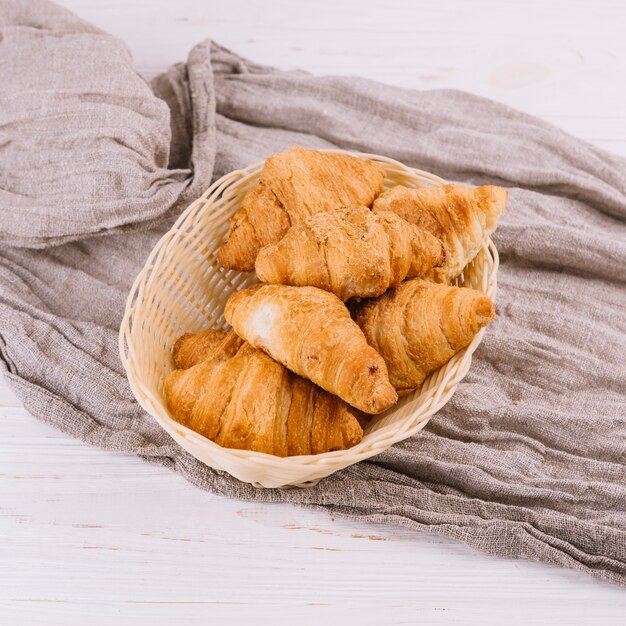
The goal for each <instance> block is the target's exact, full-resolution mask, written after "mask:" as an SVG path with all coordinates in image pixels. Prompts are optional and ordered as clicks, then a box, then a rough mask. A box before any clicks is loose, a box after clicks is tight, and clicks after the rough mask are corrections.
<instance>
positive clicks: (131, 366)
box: [119, 149, 499, 486]
mask: <svg viewBox="0 0 626 626" xmlns="http://www.w3.org/2000/svg"><path fill="white" fill-rule="evenodd" d="M324 152H334V153H339V154H352V155H354V156H358V157H360V158H365V159H371V160H374V161H377V162H379V163H382V164H383V165H384V166H385V167H386V168H387V171H388V172H389V171H393V172H394V173H395V174H396V175H398V176H400V177H402V176H406V177H407V178H408V179H410V180H411V181H414V180H420V181H423V180H427V181H429V183H431V184H432V185H443V184H446V183H447V181H445V180H444V179H442V178H440V177H438V176H436V175H434V174H431V173H430V172H426V171H424V170H419V169H415V168H410V167H408V166H406V165H404V164H402V163H401V162H399V161H396V160H394V159H390V158H388V157H384V156H381V155H377V154H370V153H359V152H356V151H348V150H336V149H327V150H324ZM263 165H264V161H261V162H258V163H254V164H252V165H250V166H248V167H246V168H242V169H239V170H235V171H233V172H230V173H228V174H226V175H224V176H222V177H221V178H220V179H218V180H216V181H215V182H214V183H213V184H212V185H210V186H209V187H208V189H207V190H206V191H205V192H204V193H203V194H202V195H201V196H199V197H198V198H197V199H196V200H194V201H193V202H192V203H191V204H190V205H189V206H188V207H187V208H186V209H185V211H183V212H182V213H181V215H180V216H179V217H178V219H177V220H176V222H175V223H174V225H173V226H172V227H171V228H170V230H168V231H167V232H166V233H165V234H164V235H163V236H162V237H161V238H160V239H159V241H158V242H157V244H156V245H155V246H154V248H153V249H152V250H151V252H150V254H149V255H148V258H147V260H146V262H145V264H144V266H143V268H142V270H141V271H140V272H139V274H138V275H137V277H136V278H135V280H134V281H133V285H132V287H131V289H130V292H129V295H128V298H127V301H126V307H125V311H124V316H123V320H122V323H121V326H120V332H119V352H120V358H121V361H122V364H123V366H124V369H125V371H126V374H127V377H128V381H129V384H130V387H131V390H132V391H133V394H134V395H135V398H136V399H137V401H138V402H139V404H140V405H141V406H142V407H143V408H144V409H145V410H146V411H147V412H148V413H149V414H150V415H151V416H152V417H153V418H154V419H156V421H157V422H158V423H159V424H160V426H161V427H162V428H164V430H166V431H167V432H168V433H169V434H170V435H171V436H172V437H173V438H174V439H175V440H176V441H178V443H179V444H181V445H182V442H181V437H182V438H184V439H186V440H187V443H188V444H189V445H192V444H193V445H194V446H199V447H202V448H204V449H206V450H208V451H210V452H211V453H213V454H214V455H215V456H219V457H221V458H222V459H223V458H224V455H226V456H227V457H232V459H235V460H237V461H238V462H242V463H248V464H254V465H255V466H258V467H263V466H266V467H272V468H281V467H284V468H292V469H293V468H295V467H300V468H301V469H302V471H305V470H306V469H309V468H313V467H315V468H320V467H323V466H331V467H332V469H331V471H329V472H327V473H324V475H328V474H330V473H332V472H334V471H337V470H339V469H342V468H343V467H346V466H347V465H351V464H353V463H356V462H359V461H362V460H364V459H366V458H369V457H371V456H374V455H376V454H379V453H380V452H382V451H384V450H386V449H387V448H389V447H390V446H392V445H394V444H395V443H398V442H399V441H402V440H404V439H406V438H408V437H410V436H412V435H414V434H415V433H417V432H419V431H420V430H421V429H422V428H424V427H425V426H426V424H427V423H428V421H429V420H430V419H431V417H432V416H433V415H434V414H435V413H436V412H437V411H439V410H440V409H441V408H442V407H443V406H444V405H445V404H446V403H447V402H448V400H449V399H450V397H451V396H452V395H453V394H454V392H455V390H456V387H457V386H458V384H459V382H460V381H461V380H462V379H463V378H464V377H465V375H466V374H467V372H468V370H469V367H470V365H471V361H472V355H473V353H474V351H475V350H476V349H477V348H478V346H479V344H480V342H481V340H482V337H483V335H484V332H485V329H484V328H483V329H482V330H481V331H480V332H479V333H478V334H477V335H476V336H475V337H474V339H473V341H472V342H471V343H470V345H469V346H468V347H467V348H465V349H464V350H462V351H460V352H458V353H457V354H456V355H454V356H453V357H452V359H451V360H450V361H449V362H448V363H447V364H446V365H444V366H443V367H442V368H440V370H439V371H438V372H435V374H433V375H432V376H431V377H429V378H428V379H427V381H426V382H425V385H424V387H423V388H422V390H421V392H419V394H418V393H417V392H416V393H415V394H412V395H409V396H407V399H404V400H403V401H401V402H402V403H403V404H402V406H404V403H408V402H410V401H413V400H415V399H416V398H417V397H419V399H420V401H421V403H420V405H419V408H422V407H424V406H426V405H430V406H428V408H427V409H426V411H423V412H424V415H423V416H422V417H421V419H419V420H418V421H415V422H413V423H410V420H409V416H407V419H406V420H405V422H406V424H405V426H406V427H402V425H398V427H397V428H395V429H394V430H391V431H389V432H387V433H386V434H383V433H381V434H380V435H379V436H378V437H372V435H375V434H376V433H372V434H366V435H364V437H363V439H362V441H361V442H359V443H358V444H356V445H355V446H353V447H352V448H349V449H348V450H337V451H333V452H325V453H321V454H310V455H298V456H287V457H278V456H274V455H271V454H267V453H263V452H256V451H252V450H240V449H234V448H224V447H222V446H220V445H219V444H217V443H215V442H213V441H211V440H210V439H208V438H206V437H204V436H203V435H201V434H199V433H197V432H196V431H193V430H191V429H190V428H188V427H186V426H184V425H183V424H180V423H179V422H177V421H175V420H174V419H173V418H172V417H170V415H169V412H168V411H167V408H165V410H162V409H163V405H164V399H163V397H162V395H161V396H160V397H156V398H155V393H154V390H153V389H151V388H149V386H148V385H147V384H146V383H145V382H144V380H143V379H142V376H141V372H140V371H137V367H136V359H135V358H134V357H135V354H136V351H137V350H141V347H140V346H137V345H136V342H135V340H134V335H133V329H134V327H135V324H138V323H139V321H140V318H139V319H138V318H137V316H138V315H139V314H140V313H141V311H142V309H141V307H142V306H144V304H145V300H144V299H143V296H144V292H145V291H146V289H149V286H150V283H151V279H152V278H154V276H155V273H156V272H158V270H159V268H160V265H159V264H160V263H162V262H163V261H164V259H167V257H168V254H169V253H172V251H175V249H176V244H177V243H180V242H181V240H182V239H183V238H184V237H186V236H188V235H187V233H188V232H193V224H194V219H198V217H199V216H201V215H202V213H203V211H205V210H207V209H208V208H210V207H212V206H214V204H215V201H216V199H217V198H223V197H225V195H226V194H227V193H228V192H229V190H230V189H232V188H233V186H240V185H242V184H248V182H250V181H253V180H254V177H255V176H256V175H258V173H259V172H260V171H261V169H262V167H263ZM396 170H397V171H396ZM394 183H395V184H398V183H397V182H395V179H394ZM211 199H213V204H211ZM483 252H484V254H485V255H486V256H485V258H486V259H487V260H488V261H489V268H488V271H486V273H485V272H483V274H482V289H483V291H484V292H485V293H486V294H487V295H488V296H490V297H491V298H492V299H493V298H494V297H495V292H496V288H497V268H498V263H499V259H498V252H497V249H496V247H495V245H494V244H493V242H492V241H491V240H490V239H488V238H487V239H486V240H485V242H484V245H483ZM485 267H487V263H486V265H485ZM155 400H156V402H155ZM159 402H160V404H161V406H159ZM399 408H400V407H399V405H396V406H395V407H392V409H390V411H388V412H386V413H384V414H383V415H382V416H376V417H384V416H385V415H387V414H390V413H393V412H395V411H396V410H398V409H399ZM417 410H418V409H416V410H415V411H413V413H412V414H414V413H416V412H417ZM191 453H192V454H193V452H191ZM194 456H195V455H194ZM200 460H202V461H203V462H205V463H206V461H204V460H203V459H200ZM318 473H319V472H318ZM315 482H317V480H315ZM301 484H308V483H307V481H304V482H303V483H301ZM260 486H262V485H260Z"/></svg>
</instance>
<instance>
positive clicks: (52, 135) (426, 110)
mask: <svg viewBox="0 0 626 626" xmlns="http://www.w3.org/2000/svg"><path fill="white" fill-rule="evenodd" d="M1 4H2V9H3V11H2V15H3V16H4V18H3V22H2V24H1V29H2V31H1V35H2V40H1V41H0V60H2V65H1V66H0V67H1V68H2V69H1V70H0V71H1V72H2V76H0V78H1V79H2V80H0V102H1V108H0V110H1V113H0V116H1V118H2V122H1V123H2V125H1V126H0V369H3V370H4V373H5V375H6V376H7V380H8V381H9V384H10V386H11V387H12V389H13V390H14V391H15V392H16V394H17V395H18V397H19V398H20V399H21V400H22V402H23V403H24V405H25V406H26V408H27V409H28V410H29V411H30V412H31V413H32V414H33V415H35V416H36V417H38V418H40V419H43V420H45V421H47V422H48V423H50V424H53V425H54V426H56V427H57V428H60V429H61V430H63V431H64V432H66V433H68V434H69V435H71V436H75V437H79V438H81V439H83V440H84V441H87V442H89V443H90V444H93V445H97V446H100V447H103V448H106V449H110V450H116V451H123V452H126V453H132V454H135V455H137V456H138V457H140V458H142V459H144V460H147V461H149V462H151V463H159V464H161V465H163V466H166V467H169V468H171V469H173V470H176V471H178V472H180V473H181V474H182V475H184V476H185V477H186V478H187V479H188V480H190V481H191V482H192V483H194V484H195V485H198V486H199V487H201V488H203V489H207V490H210V491H213V492H215V493H220V494H223V495H226V496H231V497H237V498H245V499H250V500H258V501H265V502H293V503H297V504H300V505H305V506H314V507H323V508H324V509H326V510H328V511H329V512H331V513H332V514H339V515H345V516H349V517H352V518H358V519H361V520H369V521H372V522H382V523H391V524H401V525H404V526H407V527H409V528H414V529H425V530H429V531H431V532H436V533H439V534H441V535H444V536H447V537H452V538H455V539H459V540H461V541H464V542H466V543H468V544H470V545H472V546H474V547H475V548H477V549H479V550H482V551H484V552H488V553H490V554H495V555H500V556H507V557H515V558H526V559H534V560H540V561H544V562H548V563H552V564H556V565H561V566H566V567H572V568H575V569H578V570H581V571H584V572H586V573H588V574H592V575H594V576H598V577H601V578H604V579H607V580H611V581H613V582H617V583H621V584H626V506H625V504H624V503H625V502H626V377H625V376H624V364H625V360H624V354H625V352H626V317H625V316H624V313H623V312H624V310H626V287H625V284H624V283H625V282H626V189H625V185H626V162H625V161H624V159H621V158H620V157H617V156H614V155H611V154H608V153H606V152H604V151H602V150H600V149H598V148H594V147H593V146H591V145H589V144H587V143H585V142H583V141H580V140H578V139H576V138H574V137H571V136H569V135H567V134H566V133H564V132H562V131H560V130H559V129H557V128H555V127H553V126H551V125H550V124H547V123H545V122H542V121H540V120H538V119H535V118H533V117H531V116H529V115H526V114H523V113H520V112H517V111H514V110H512V109H510V108H508V107H505V106H503V105H500V104H498V103H495V102H491V101H489V100H486V99H484V98H479V97H477V96H473V95H470V94H466V93H462V92H459V91H451V90H433V91H421V92H417V91H410V90H406V89H400V88H396V87H390V86H385V85H381V84H379V83H375V82H372V81H368V80H364V79H359V78H347V77H341V78H340V77H314V76H311V75H309V74H307V73H305V72H284V71H278V70H274V69H272V68H268V67H263V66H259V65H256V64H254V63H251V62H249V61H247V60H245V59H242V58H240V57H238V56H237V55H236V54H234V53H233V52H230V51H228V50H226V49H224V48H221V47H220V46H218V45H216V44H212V43H209V42H204V43H201V44H200V45H198V46H196V47H195V48H194V49H193V50H192V51H191V53H190V55H189V58H188V61H187V63H186V64H177V65H175V66H174V67H172V68H171V69H170V70H169V71H168V72H166V73H165V74H163V75H161V76H158V77H156V78H155V79H154V80H153V81H152V82H151V83H150V85H148V84H147V83H146V82H145V81H143V79H142V78H141V77H139V76H138V75H137V74H136V72H135V71H134V69H133V67H132V62H131V60H130V55H129V54H128V51H127V49H126V48H125V46H124V45H123V44H122V43H121V42H119V41H117V40H115V39H114V38H112V37H110V36H109V35H107V34H105V33H102V32H101V31H99V30H98V29H96V28H94V27H93V26H90V25H88V24H86V23H85V22H82V21H81V20H79V19H78V18H75V17H74V16H72V14H71V13H69V12H67V11H64V10H62V9H60V8H58V7H56V6H55V5H53V4H51V3H48V2H44V1H43V0H36V1H35V2H30V3H23V2H15V1H13V0H9V1H7V0H1ZM60 35H63V36H60ZM94 68H98V69H99V70H100V71H98V72H94ZM294 144H298V145H302V146H304V147H308V148H328V147H333V146H339V147H342V148H347V149H357V150H363V151H367V152H377V153H381V154H385V155H388V156H390V157H392V158H395V159H399V160H401V161H403V162H405V163H407V164H409V165H412V166H416V167H419V168H421V169H425V170H429V171H432V172H434V173H436V174H438V175H440V176H442V177H444V178H448V179H450V180H456V181H459V182H463V183H467V184H489V183H496V184H503V185H505V186H506V187H507V188H508V190H509V192H510V199H509V208H508V213H507V214H506V215H505V217H504V219H503V220H502V223H501V226H500V227H499V229H498V231H497V233H496V235H495V242H496V245H497V247H498V249H499V251H500V255H501V268H500V272H499V275H498V282H499V291H498V295H497V300H496V305H497V311H498V316H497V318H496V320H495V321H494V322H493V324H492V325H491V326H490V328H489V329H488V331H487V333H486V334H485V338H484V341H483V343H482V344H481V346H480V348H479V350H478V351H477V352H476V354H475V357H474V361H473V364H472V368H471V370H470V372H469V374H468V376H467V378H466V379H465V380H464V381H463V382H462V384H461V385H460V386H459V388H458V390H457V392H456V393H455V395H454V396H453V398H452V400H451V401H450V402H449V403H448V404H447V405H446V406H445V408H444V409H443V410H442V411H441V412H440V413H438V414H437V415H436V416H435V417H434V418H433V419H432V420H431V421H430V423H429V425H428V426H427V428H426V429H425V430H424V431H422V432H421V433H420V434H418V435H417V436H415V437H413V438H411V439H409V440H406V441H404V442H402V443H400V444H397V445H395V446H394V447H393V448H391V449H389V450H388V451H387V452H385V453H384V454H382V455H379V456H377V457H375V458H373V459H371V460H369V461H366V462H362V463H359V464H357V465H355V466H352V467H349V468H347V469H346V470H344V471H342V472H339V473H337V474H334V475H332V476H330V477H328V478H327V479H324V480H323V481H321V483H320V484H319V485H317V486H316V487H314V488H311V489H308V490H295V489H290V490H259V489H255V488H253V487H251V486H250V485H247V484H242V483H239V482H238V481H236V480H235V479H233V478H232V477H230V476H229V475H227V474H225V473H222V472H217V471H214V470H212V469H210V468H208V467H206V466H205V465H203V464H201V463H199V462H198V461H197V460H196V459H194V458H193V457H191V456H190V455H189V454H187V453H186V452H185V451H184V450H182V449H181V448H180V447H178V445H176V444H175V443H174V442H173V441H172V440H171V439H170V438H169V436H168V435H167V434H166V433H165V432H163V431H162V430H161V429H160V427H159V426H158V425H157V424H156V422H155V421H154V420H153V419H152V418H151V417H150V416H148V415H147V414H145V413H144V412H143V411H142V410H141V409H140V407H139V406H138V404H137V403H136V402H135V400H134V398H133V396H132V393H131V391H130V388H129V386H128V384H127V382H126V379H125V376H124V371H123V368H122V366H121V364H120V362H119V358H118V354H117V331H118V327H119V324H120V321H121V317H122V313H123V310H124V305H125V300H126V296H127V294H128V291H129V289H130V286H131V284H132V281H133V280H134V277H135V276H136V274H137V273H138V272H139V270H140V269H141V267H142V266H143V263H144V261H145V259H146V258H147V256H148V254H149V252H150V250H151V249H152V247H153V246H154V244H155V243H156V241H157V240H158V239H159V238H160V237H161V236H162V234H163V233H164V232H165V231H166V230H167V228H168V227H169V225H170V224H171V223H172V220H173V219H175V217H176V216H177V215H178V214H179V213H180V212H181V210H183V209H184V207H185V206H186V204H188V203H189V202H191V201H193V200H194V199H195V198H196V197H197V196H199V195H200V194H201V193H202V192H203V191H204V190H205V189H206V188H207V187H208V186H209V185H210V183H211V181H212V180H214V179H215V178H217V177H219V176H221V175H223V174H225V173H227V172H229V171H231V170H233V169H238V168H241V167H245V166H247V165H249V164H251V163H254V162H257V161H260V160H261V159H264V158H265V157H267V156H268V155H269V154H271V153H272V152H274V151H277V150H282V149H285V148H288V147H290V146H292V145H294ZM96 235H97V236H96ZM36 248H45V249H36Z"/></svg>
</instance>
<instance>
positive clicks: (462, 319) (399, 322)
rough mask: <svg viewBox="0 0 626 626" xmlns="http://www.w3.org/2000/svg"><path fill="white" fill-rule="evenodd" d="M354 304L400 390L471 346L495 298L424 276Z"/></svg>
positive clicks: (491, 314)
mask: <svg viewBox="0 0 626 626" xmlns="http://www.w3.org/2000/svg"><path fill="white" fill-rule="evenodd" d="M355 309H356V311H355V318H356V322H357V324H358V325H359V326H360V328H361V330H362V331H363V333H364V334H365V337H366V338H367V341H368V343H369V344H370V345H371V346H373V347H374V348H376V350H377V351H378V352H379V353H380V354H381V355H382V357H383V359H384V360H385V363H386V364H387V369H388V371H389V379H390V381H391V383H392V385H393V386H394V387H395V388H396V389H397V390H398V393H399V394H400V395H403V394H405V393H408V392H409V391H411V390H413V389H415V388H417V387H419V386H420V385H421V384H422V383H423V382H424V379H425V378H426V376H427V375H428V374H430V373H431V372H433V371H434V370H436V369H437V368H439V367H441V366H442V365H444V364H445V363H447V362H448V361H449V360H450V358H451V357H452V356H453V355H454V354H456V353H457V352H458V351H459V350H462V349H463V348H466V347H467V346H468V345H469V344H470V343H471V341H472V339H473V338H474V336H475V335H476V334H477V333H478V331H479V330H480V329H481V328H482V327H483V326H486V325H487V324H489V322H490V321H491V320H492V319H493V317H494V314H495V312H494V306H493V303H492V301H491V300H490V299H489V298H488V297H487V296H486V295H485V294H483V293H482V292H480V291H476V290H474V289H466V288H463V287H451V286H448V285H443V284H437V283H432V282H428V281H425V280H421V279H413V280H408V281H406V282H404V283H402V284H401V285H400V286H399V287H398V288H397V289H394V290H390V291H388V292H387V293H386V294H384V295H383V296H381V297H380V298H377V299H376V300H367V301H363V302H361V303H359V304H357V305H355Z"/></svg>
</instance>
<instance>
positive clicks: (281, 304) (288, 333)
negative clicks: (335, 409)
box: [224, 285, 398, 414]
mask: <svg viewBox="0 0 626 626" xmlns="http://www.w3.org/2000/svg"><path fill="white" fill-rule="evenodd" d="M224 317H225V318H226V321H227V322H228V323H229V324H231V325H232V326H233V327H234V329H235V331H236V332H237V334H238V335H239V336H240V337H243V338H244V339H246V341H249V342H250V343H251V344H252V345H253V346H254V347H255V348H258V349H260V350H263V351H264V352H267V354H269V355H270V356H271V357H272V358H274V359H275V360H276V361H279V362H280V363H282V364H283V365H285V366H286V367H288V368H289V369H290V370H291V371H292V372H295V373H296V374H299V375H300V376H304V377H305V378H308V379H310V380H312V381H313V382H314V383H316V384H317V385H319V386H320V387H322V388H323V389H326V391H330V392H331V393H333V394H335V395H336V396H339V397H340V398H342V399H343V400H345V401H346V402H347V403H348V404H351V405H352V406H354V407H356V408H357V409H360V410H361V411H364V412H365V413H370V414H377V413H382V412H383V411H385V410H386V409H388V408H389V407H390V406H391V405H392V404H394V403H395V402H396V401H397V399H398V396H397V394H396V392H395V390H394V388H393V387H392V386H391V384H390V382H389V378H388V375H387V367H386V366H385V362H384V361H383V359H382V358H381V356H380V355H379V354H378V353H377V352H376V350H374V349H373V348H372V347H370V346H368V345H367V342H366V340H365V337H364V336H363V333H362V332H361V330H360V329H359V327H358V326H357V325H356V324H355V323H354V322H353V321H352V319H351V317H350V313H349V312H348V309H346V307H345V305H344V304H343V302H341V300H339V298H337V296H335V295H333V294H331V293H328V292H327V291H322V290H321V289H317V288H316V287H287V286H284V285H256V286H255V287H252V288H250V289H244V290H243V291H239V292H238V293H236V294H234V295H233V296H231V298H230V299H229V300H228V302H227V303H226V308H225V310H224Z"/></svg>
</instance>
